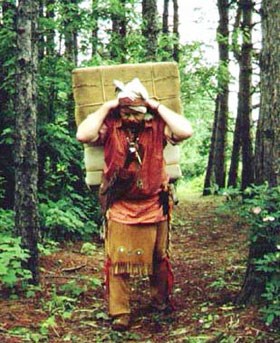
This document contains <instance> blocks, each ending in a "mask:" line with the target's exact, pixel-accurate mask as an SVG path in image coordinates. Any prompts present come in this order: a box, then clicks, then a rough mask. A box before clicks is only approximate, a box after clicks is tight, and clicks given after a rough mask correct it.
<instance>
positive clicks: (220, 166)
mask: <svg viewBox="0 0 280 343" xmlns="http://www.w3.org/2000/svg"><path fill="white" fill-rule="evenodd" d="M218 9H219V16H220V19H219V26H218V29H217V40H218V45H219V68H220V77H219V79H218V94H217V97H216V107H215V120H214V124H213V129H212V139H211V148H210V153H209V159H208V166H207V173H206V177H205V181H204V190H203V195H207V194H210V193H211V188H212V187H213V186H215V188H216V187H218V188H223V187H225V179H226V167H225V150H226V140H227V122H228V95H229V86H228V84H229V70H228V58H229V48H228V46H229V30H228V20H229V19H228V10H229V4H228V0H218Z"/></svg>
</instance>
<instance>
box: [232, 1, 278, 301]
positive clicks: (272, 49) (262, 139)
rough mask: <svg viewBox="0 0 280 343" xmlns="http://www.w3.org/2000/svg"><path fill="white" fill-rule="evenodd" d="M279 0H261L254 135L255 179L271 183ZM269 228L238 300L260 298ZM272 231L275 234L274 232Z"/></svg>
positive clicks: (255, 247) (254, 249)
mask: <svg viewBox="0 0 280 343" xmlns="http://www.w3.org/2000/svg"><path fill="white" fill-rule="evenodd" d="M279 30H280V2H279V1H278V0H263V2H262V37H263V39H262V51H261V61H260V62H261V63H260V67H261V68H260V71H261V74H260V75H261V88H260V90H261V107H260V118H259V122H258V130H257V139H256V165H255V171H256V181H257V183H259V184H261V183H264V182H265V181H267V182H268V184H269V185H270V186H271V187H274V186H279V181H280V176H279V167H280V163H279V161H280V156H279V154H280V149H279V146H280V130H279V127H280V99H279V94H280V93H279V92H280V65H279V60H280V37H279V32H280V31H279ZM277 231H278V230H276V232H272V231H271V232H270V236H268V235H266V236H260V235H259V236H258V239H257V241H256V242H251V245H250V250H249V257H248V264H247V271H246V275H245V279H244V283H243V287H242V289H241V291H240V294H239V296H238V298H237V303H239V304H251V303H256V302H261V301H262V300H263V299H262V293H263V290H264V287H265V281H266V278H265V277H266V275H265V273H260V272H258V271H257V270H256V268H255V264H254V261H255V260H256V259H260V258H263V256H264V255H265V254H266V253H268V252H273V251H275V250H276V247H275V246H274V245H273V244H275V242H277V238H276V237H278V236H276V235H279V232H277ZM273 235H275V236H273Z"/></svg>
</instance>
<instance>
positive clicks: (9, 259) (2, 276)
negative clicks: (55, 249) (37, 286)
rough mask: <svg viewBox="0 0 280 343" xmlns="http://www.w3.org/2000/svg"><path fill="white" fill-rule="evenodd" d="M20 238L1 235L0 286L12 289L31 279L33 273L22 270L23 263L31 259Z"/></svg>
mask: <svg viewBox="0 0 280 343" xmlns="http://www.w3.org/2000/svg"><path fill="white" fill-rule="evenodd" d="M20 242H21V240H20V238H13V237H10V236H8V235H3V234H2V233H1V234H0V284H2V285H4V286H5V287H9V288H12V287H14V286H15V285H16V284H18V283H19V282H21V283H22V285H23V284H24V282H26V281H27V280H29V279H31V272H30V271H28V270H25V269H23V268H22V262H25V261H26V260H27V258H28V257H29V254H28V252H27V250H25V249H22V248H21V245H20Z"/></svg>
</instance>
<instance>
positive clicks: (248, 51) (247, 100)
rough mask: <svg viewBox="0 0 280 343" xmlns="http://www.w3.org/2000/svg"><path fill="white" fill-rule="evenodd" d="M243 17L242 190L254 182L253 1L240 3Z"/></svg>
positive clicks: (241, 91)
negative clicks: (252, 128) (252, 130)
mask: <svg viewBox="0 0 280 343" xmlns="http://www.w3.org/2000/svg"><path fill="white" fill-rule="evenodd" d="M240 6H241V8H242V15H243V41H242V48H241V59H240V75H239V103H240V108H239V109H238V110H239V111H240V114H241V142H242V177H241V189H243V190H244V189H245V188H247V187H248V186H249V185H251V184H253V182H254V166H253V163H254V157H253V146H252V132H251V127H252V11H253V8H254V3H253V1H251V0H245V1H244V0H242V1H240Z"/></svg>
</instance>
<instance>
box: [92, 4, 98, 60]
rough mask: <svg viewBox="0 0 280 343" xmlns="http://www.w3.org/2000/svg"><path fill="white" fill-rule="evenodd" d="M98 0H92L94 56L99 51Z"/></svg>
mask: <svg viewBox="0 0 280 343" xmlns="http://www.w3.org/2000/svg"><path fill="white" fill-rule="evenodd" d="M97 8H98V0H92V32H91V39H92V43H91V47H92V52H91V55H92V57H94V56H95V55H96V53H97V46H98V11H97Z"/></svg>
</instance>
